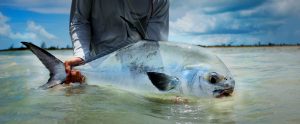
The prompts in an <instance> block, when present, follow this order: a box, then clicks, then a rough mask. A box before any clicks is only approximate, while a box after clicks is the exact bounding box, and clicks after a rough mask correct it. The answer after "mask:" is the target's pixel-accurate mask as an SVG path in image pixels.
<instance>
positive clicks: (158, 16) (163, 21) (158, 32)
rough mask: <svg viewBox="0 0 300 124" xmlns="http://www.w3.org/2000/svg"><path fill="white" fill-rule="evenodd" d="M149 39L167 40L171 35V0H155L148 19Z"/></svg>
mask: <svg viewBox="0 0 300 124" xmlns="http://www.w3.org/2000/svg"><path fill="white" fill-rule="evenodd" d="M147 35H148V39H151V40H157V41H167V40H168V36H169V0H153V10H152V14H151V17H150V18H149V21H148V27H147Z"/></svg>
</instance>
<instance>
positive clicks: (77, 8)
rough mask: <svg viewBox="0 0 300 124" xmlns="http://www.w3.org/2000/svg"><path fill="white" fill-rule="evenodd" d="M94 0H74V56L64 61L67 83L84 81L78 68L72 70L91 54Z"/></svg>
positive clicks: (71, 28)
mask: <svg viewBox="0 0 300 124" xmlns="http://www.w3.org/2000/svg"><path fill="white" fill-rule="evenodd" d="M91 5H92V0H72V7H71V12H70V27H69V28H70V29H69V30H70V36H71V40H72V43H73V51H74V57H72V58H70V59H68V60H66V61H65V62H64V64H65V69H66V73H67V78H66V81H65V83H66V84H69V83H71V82H81V83H82V82H83V81H84V76H83V75H81V73H80V72H79V71H78V70H72V67H73V66H78V65H81V64H83V63H84V60H86V59H88V57H89V54H90V48H89V47H90V42H91V26H90V11H91V10H90V9H91Z"/></svg>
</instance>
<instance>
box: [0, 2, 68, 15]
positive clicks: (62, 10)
mask: <svg viewBox="0 0 300 124" xmlns="http://www.w3.org/2000/svg"><path fill="white" fill-rule="evenodd" d="M0 6H10V7H17V8H19V9H25V10H28V11H33V12H37V13H45V14H69V13H70V6H71V0H47V1H46V0H2V1H1V3H0Z"/></svg>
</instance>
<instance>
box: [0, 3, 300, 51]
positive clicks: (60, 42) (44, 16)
mask: <svg viewBox="0 0 300 124" xmlns="http://www.w3.org/2000/svg"><path fill="white" fill-rule="evenodd" d="M70 6H71V0H47V1H46V0H1V2H0V49H7V48H9V47H10V46H11V45H13V46H14V47H20V46H21V44H20V42H21V41H30V42H33V43H35V44H37V45H40V44H41V43H42V42H45V43H46V44H47V46H48V47H49V46H58V47H66V46H67V45H69V46H71V40H70V36H69V24H68V23H69V12H70ZM299 6H300V1H299V0H170V22H169V23H170V34H169V41H175V42H184V43H190V44H196V45H221V44H231V45H240V44H257V43H261V44H263V43H275V44H280V43H286V44H297V43H300V24H299V23H300V7H299Z"/></svg>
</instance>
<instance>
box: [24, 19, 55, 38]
mask: <svg viewBox="0 0 300 124" xmlns="http://www.w3.org/2000/svg"><path fill="white" fill-rule="evenodd" d="M27 30H28V31H29V32H32V33H35V34H37V35H38V36H39V37H42V38H45V39H49V40H53V39H55V38H56V37H55V36H54V35H53V34H50V33H49V32H47V31H46V30H45V28H44V27H42V26H41V25H37V24H36V23H35V22H34V21H29V22H28V23H27Z"/></svg>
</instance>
